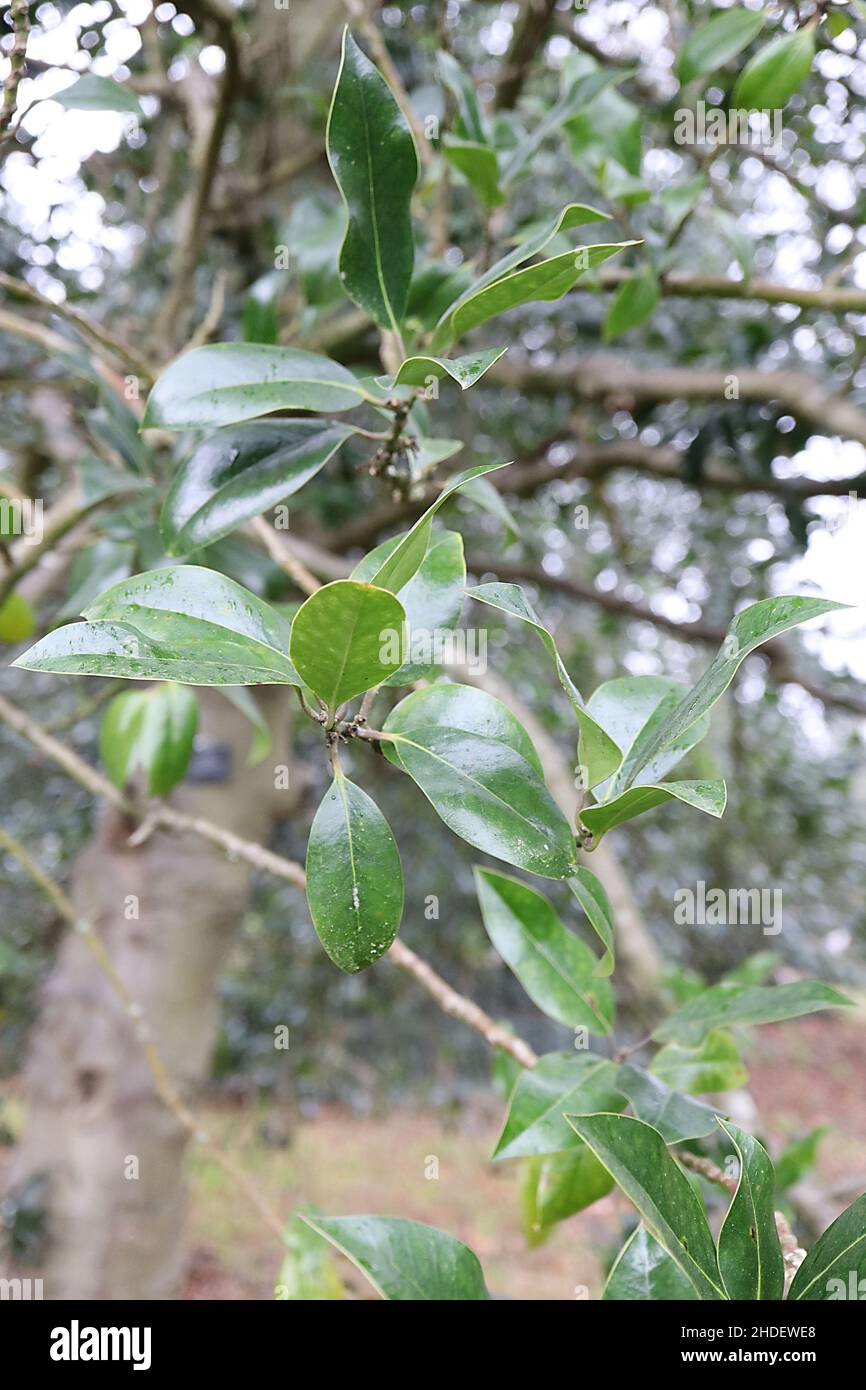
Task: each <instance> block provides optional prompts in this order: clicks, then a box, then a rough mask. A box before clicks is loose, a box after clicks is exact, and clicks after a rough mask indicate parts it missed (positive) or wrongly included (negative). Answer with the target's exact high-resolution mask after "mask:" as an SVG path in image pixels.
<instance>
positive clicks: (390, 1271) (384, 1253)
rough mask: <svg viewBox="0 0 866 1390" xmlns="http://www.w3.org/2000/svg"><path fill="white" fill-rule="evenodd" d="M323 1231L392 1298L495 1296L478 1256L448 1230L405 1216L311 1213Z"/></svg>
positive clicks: (315, 1227)
mask: <svg viewBox="0 0 866 1390" xmlns="http://www.w3.org/2000/svg"><path fill="white" fill-rule="evenodd" d="M301 1217H302V1220H304V1221H306V1222H307V1224H308V1225H309V1226H312V1228H313V1230H314V1231H318V1232H319V1233H320V1235H323V1236H324V1237H325V1239H326V1240H329V1241H330V1242H331V1244H332V1245H334V1246H336V1248H337V1249H338V1250H339V1251H341V1253H342V1254H344V1255H345V1256H346V1257H347V1258H348V1259H350V1260H351V1261H352V1264H353V1265H354V1266H355V1267H356V1269H359V1270H360V1271H361V1273H362V1274H363V1275H364V1276H365V1278H367V1279H369V1281H370V1283H371V1284H372V1285H373V1288H374V1289H375V1290H376V1292H377V1293H378V1294H379V1295H380V1296H381V1297H382V1298H386V1299H390V1300H401V1301H412V1302H422V1301H428V1300H429V1301H433V1302H445V1301H454V1300H460V1301H468V1300H478V1299H487V1298H489V1297H490V1295H489V1293H488V1292H487V1288H486V1286H485V1283H484V1275H483V1273H482V1270H481V1265H480V1264H479V1263H478V1257H477V1255H475V1254H474V1253H473V1251H471V1250H470V1249H469V1247H468V1246H466V1245H463V1244H462V1242H461V1241H459V1240H455V1239H454V1237H453V1236H449V1235H446V1233H445V1232H444V1231H437V1229H436V1227H435V1226H427V1225H425V1224H424V1223H423V1222H421V1221H406V1220H404V1219H403V1218H402V1217H399V1216H340V1217H325V1216H310V1215H307V1214H305V1213H302V1214H301Z"/></svg>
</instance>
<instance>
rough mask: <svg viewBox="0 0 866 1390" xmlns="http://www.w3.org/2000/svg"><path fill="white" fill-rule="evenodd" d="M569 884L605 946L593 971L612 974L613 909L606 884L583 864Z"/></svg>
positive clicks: (597, 973) (598, 973)
mask: <svg viewBox="0 0 866 1390" xmlns="http://www.w3.org/2000/svg"><path fill="white" fill-rule="evenodd" d="M568 886H569V888H570V889H571V891H572V893H573V894H574V896H575V897H576V898H577V901H578V902H579V903H580V905H581V907H582V908H583V910H584V912H585V913H586V917H587V920H588V922H589V925H590V926H591V927H592V929H593V931H594V932H595V934H596V936H597V937H598V938H599V940H600V941H601V943H602V945H603V946H604V955H603V956H602V958H601V960H599V961H597V962H596V965H595V970H594V972H593V973H594V974H596V975H612V974H613V966H614V948H613V911H612V909H611V905H610V900H609V898H608V896H607V893H606V892H605V889H604V884H602V883H601V882H600V881H599V880H598V879H597V878H596V876H595V874H593V873H591V872H590V870H589V869H585V868H584V867H583V865H582V864H581V865H579V866H578V868H577V870H576V872H575V873H574V874H573V876H572V877H571V878H570V879H569V880H568Z"/></svg>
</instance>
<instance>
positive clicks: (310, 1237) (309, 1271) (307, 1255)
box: [276, 1211, 344, 1303]
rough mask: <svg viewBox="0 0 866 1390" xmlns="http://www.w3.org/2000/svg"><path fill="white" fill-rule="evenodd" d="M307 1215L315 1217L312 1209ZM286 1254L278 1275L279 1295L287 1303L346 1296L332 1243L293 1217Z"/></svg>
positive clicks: (285, 1232)
mask: <svg viewBox="0 0 866 1390" xmlns="http://www.w3.org/2000/svg"><path fill="white" fill-rule="evenodd" d="M308 1215H311V1216H314V1215H315V1213H314V1212H312V1211H310V1212H309V1213H308ZM283 1241H284V1242H285V1245H286V1254H285V1257H284V1259H283V1262H282V1264H281V1265H280V1272H279V1274H278V1275H277V1284H276V1287H277V1298H279V1299H280V1300H281V1301H284V1302H287V1303H312V1302H317V1303H321V1302H334V1301H338V1300H340V1299H342V1298H343V1297H344V1290H343V1283H342V1280H341V1279H340V1276H339V1274H338V1273H337V1271H336V1269H335V1267H334V1261H335V1259H336V1256H335V1254H334V1250H333V1247H332V1246H331V1245H330V1243H329V1242H328V1241H327V1240H325V1239H324V1238H323V1237H322V1236H320V1235H319V1233H318V1232H317V1231H315V1230H314V1229H313V1227H312V1226H308V1225H307V1223H306V1222H305V1221H302V1220H301V1219H300V1215H296V1216H294V1217H293V1218H292V1219H291V1221H289V1223H288V1225H287V1226H286V1229H285V1231H284V1232H283Z"/></svg>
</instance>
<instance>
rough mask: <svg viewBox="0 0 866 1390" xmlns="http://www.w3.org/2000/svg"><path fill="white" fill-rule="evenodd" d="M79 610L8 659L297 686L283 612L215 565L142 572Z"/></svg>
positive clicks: (143, 675)
mask: <svg viewBox="0 0 866 1390" xmlns="http://www.w3.org/2000/svg"><path fill="white" fill-rule="evenodd" d="M85 617H86V618H89V619H91V621H89V622H86V623H70V624H68V625H67V626H66V627H61V628H57V629H55V631H54V632H51V633H49V634H48V636H47V637H43V639H42V641H41V642H37V644H36V646H35V647H31V649H30V650H29V651H28V652H25V653H24V655H23V656H22V657H19V659H18V662H17V663H16V664H17V665H19V666H22V667H23V668H24V669H25V670H27V671H54V672H57V673H60V674H65V675H80V676H117V677H123V678H124V679H126V680H176V681H180V682H182V683H184V684H186V685H300V684H301V681H300V677H299V676H298V673H297V671H296V670H295V668H294V666H293V665H292V662H291V661H290V660H289V657H288V646H289V624H288V622H287V621H286V619H285V618H284V617H282V615H281V614H279V613H277V612H276V611H275V610H274V609H273V608H271V607H269V605H268V604H266V603H263V602H262V600H261V599H260V598H257V597H256V595H255V594H252V593H250V591H249V590H248V589H245V588H243V587H242V585H240V584H236V583H235V582H234V580H233V579H229V578H228V577H227V576H226V575H223V574H219V573H218V572H217V571H216V570H208V569H203V568H201V567H200V566H198V565H176V566H173V567H169V568H166V569H161V570H150V571H146V572H145V573H144V574H138V575H135V576H134V577H133V578H131V579H125V580H123V581H121V583H119V584H115V585H114V586H113V587H112V588H110V589H107V590H106V592H105V593H104V594H101V595H100V597H99V598H98V599H96V600H95V602H94V603H92V604H91V605H90V607H89V608H87V609H85Z"/></svg>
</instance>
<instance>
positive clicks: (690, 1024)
mask: <svg viewBox="0 0 866 1390" xmlns="http://www.w3.org/2000/svg"><path fill="white" fill-rule="evenodd" d="M851 1002H852V1001H851V1000H850V999H846V997H845V995H844V994H840V993H839V991H838V990H835V989H833V988H832V986H830V985H825V984H823V983H822V982H821V981H820V980H798V981H797V982H796V984H791V985H713V986H712V988H711V989H705V990H704V991H703V993H702V994H698V995H696V996H695V997H694V998H693V999H690V1000H689V1001H688V1002H687V1003H685V1004H683V1005H682V1007H681V1008H679V1009H677V1010H676V1012H675V1013H673V1014H671V1015H670V1017H669V1018H666V1019H665V1020H664V1022H663V1023H660V1024H659V1026H658V1028H656V1030H655V1032H654V1033H653V1037H654V1038H655V1039H656V1041H657V1042H680V1043H685V1044H686V1045H695V1044H697V1043H699V1042H700V1041H701V1039H702V1038H704V1037H706V1035H707V1033H709V1032H710V1030H711V1029H712V1028H717V1027H718V1026H719V1025H722V1026H723V1027H726V1028H729V1027H732V1026H733V1025H734V1024H737V1023H741V1024H755V1023H778V1022H779V1021H780V1020H781V1019H784V1018H799V1017H800V1016H801V1015H802V1014H813V1013H817V1012H818V1011H819V1010H820V1009H835V1008H841V1007H843V1006H845V1005H849V1004H851Z"/></svg>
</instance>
